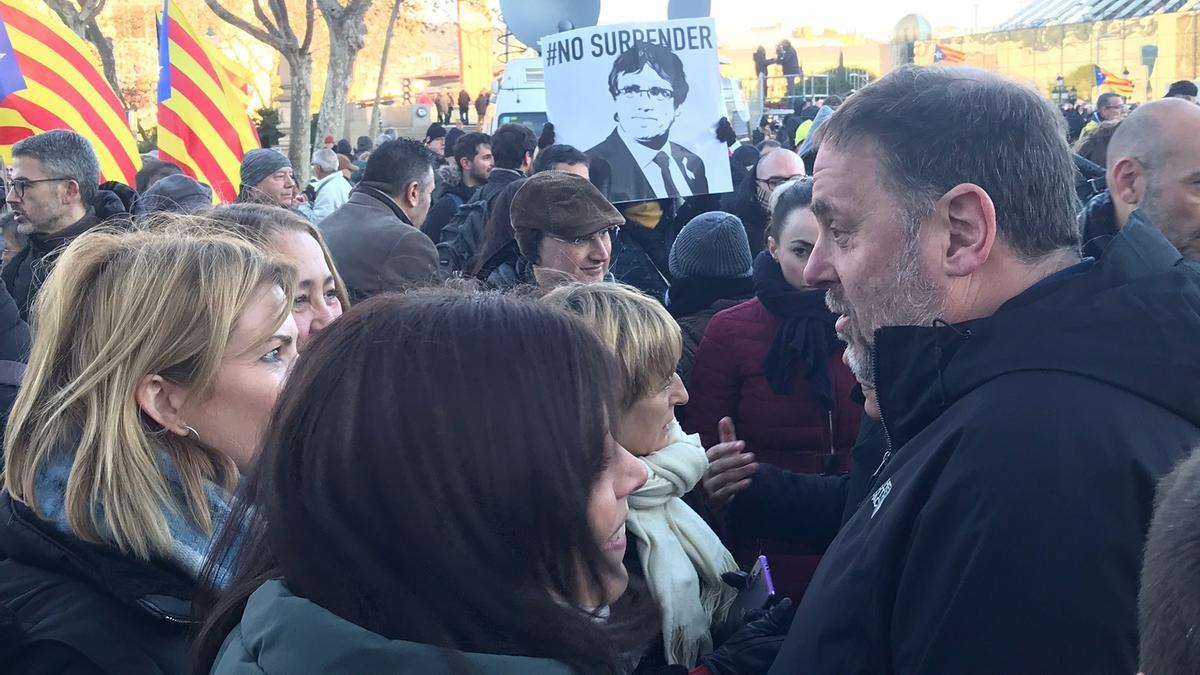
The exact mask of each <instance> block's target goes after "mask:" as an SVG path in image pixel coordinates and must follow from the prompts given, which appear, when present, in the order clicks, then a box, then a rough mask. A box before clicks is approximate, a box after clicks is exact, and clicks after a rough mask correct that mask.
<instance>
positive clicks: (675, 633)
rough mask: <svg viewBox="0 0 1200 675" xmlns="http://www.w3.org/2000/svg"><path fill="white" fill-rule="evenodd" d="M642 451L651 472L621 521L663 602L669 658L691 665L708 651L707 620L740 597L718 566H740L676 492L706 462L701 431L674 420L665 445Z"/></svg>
mask: <svg viewBox="0 0 1200 675" xmlns="http://www.w3.org/2000/svg"><path fill="white" fill-rule="evenodd" d="M640 459H641V461H642V462H643V463H644V464H645V465H646V468H647V469H649V479H648V480H647V481H646V484H645V485H643V486H642V487H641V489H639V490H638V491H637V492H634V493H633V494H632V495H630V496H629V517H628V519H627V520H626V525H627V527H628V529H629V532H630V533H631V534H633V536H635V537H637V538H638V544H639V546H638V557H639V558H641V561H642V569H643V570H644V571H645V574H646V582H647V584H648V585H649V586H650V592H651V593H652V594H653V595H654V598H655V599H656V600H657V601H658V604H659V606H660V607H661V608H662V615H663V616H662V629H663V643H664V646H665V647H666V657H667V663H669V664H672V665H675V664H678V665H682V666H685V667H687V668H692V667H693V666H695V664H696V661H697V659H698V658H699V657H700V656H702V655H704V654H707V653H709V652H710V651H712V647H713V645H712V635H711V633H710V630H711V627H712V626H713V625H714V624H717V623H719V622H721V621H723V620H724V619H725V616H726V615H727V614H728V613H729V607H730V605H731V604H732V603H733V601H734V599H735V598H736V597H737V591H735V590H734V589H732V588H730V587H729V586H727V585H726V584H725V583H724V582H723V581H721V574H722V573H723V572H731V571H734V570H736V569H737V568H738V566H737V563H736V562H735V561H734V559H733V556H732V555H731V554H730V553H729V551H728V550H726V548H725V546H724V545H723V544H722V543H721V540H720V539H719V538H718V537H717V534H716V533H715V532H713V531H712V528H711V527H709V526H708V523H706V522H704V519H703V518H701V517H700V516H699V515H698V514H697V513H696V512H695V511H693V510H692V509H691V507H689V506H688V505H687V504H685V503H684V502H683V500H682V499H680V497H682V496H683V495H685V494H687V493H688V491H689V490H691V489H692V488H693V487H695V485H696V483H697V482H699V480H700V478H701V476H703V475H704V470H705V469H707V468H708V457H707V456H706V455H705V454H704V446H702V445H701V444H700V437H699V436H697V435H692V436H685V435H684V434H683V430H682V429H681V428H680V427H679V424H678V423H674V424H672V426H671V429H670V431H669V439H668V445H667V447H665V448H663V449H662V450H659V451H658V452H655V453H653V454H651V455H647V456H646V457H641V458H640Z"/></svg>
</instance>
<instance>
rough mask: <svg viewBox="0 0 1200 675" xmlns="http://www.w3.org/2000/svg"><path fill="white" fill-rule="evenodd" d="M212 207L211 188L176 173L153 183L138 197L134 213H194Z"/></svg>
mask: <svg viewBox="0 0 1200 675" xmlns="http://www.w3.org/2000/svg"><path fill="white" fill-rule="evenodd" d="M212 205H213V201H212V188H210V187H208V186H207V185H205V184H204V183H201V182H199V181H197V180H196V179H195V178H192V177H191V176H188V175H185V174H182V173H177V174H174V175H171V176H167V177H166V178H160V179H159V180H157V181H155V182H154V185H151V186H150V188H149V189H148V190H146V191H145V192H143V193H142V194H141V196H140V197H138V200H137V203H136V204H135V205H134V211H136V212H137V213H138V214H139V215H140V214H145V213H154V212H156V211H170V212H173V213H195V212H196V211H199V210H201V209H206V208H209V207H211V206H212Z"/></svg>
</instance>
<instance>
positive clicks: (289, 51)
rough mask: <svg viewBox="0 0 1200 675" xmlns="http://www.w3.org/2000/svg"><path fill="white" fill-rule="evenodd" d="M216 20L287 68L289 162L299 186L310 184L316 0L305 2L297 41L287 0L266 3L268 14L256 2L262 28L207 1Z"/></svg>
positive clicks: (215, 1) (259, 0)
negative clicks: (264, 47)
mask: <svg viewBox="0 0 1200 675" xmlns="http://www.w3.org/2000/svg"><path fill="white" fill-rule="evenodd" d="M204 2H205V4H207V5H208V6H209V7H210V8H211V9H212V11H213V12H215V13H216V15H217V16H219V17H221V19H222V20H223V21H225V22H226V23H228V24H230V25H231V26H234V27H235V28H238V29H240V30H242V31H243V32H245V33H247V34H248V35H250V36H252V37H253V38H254V39H256V40H258V41H259V42H262V43H263V44H266V45H269V46H271V47H273V48H274V49H275V51H277V52H279V53H280V54H281V55H282V56H283V58H284V60H285V61H287V64H288V70H289V71H290V73H291V79H290V81H291V89H292V90H291V96H292V102H291V124H290V125H289V128H288V135H289V137H290V138H289V141H288V158H289V159H290V160H291V162H292V169H293V170H294V171H295V172H296V181H297V182H298V183H299V184H300V185H304V184H306V183H307V182H308V167H309V119H310V116H311V114H312V113H311V112H310V111H311V110H312V53H311V52H310V51H309V48H310V47H311V46H312V37H313V23H314V21H315V16H316V12H315V10H314V7H313V0H303V2H304V33H303V37H298V36H297V35H296V31H295V30H294V29H293V28H292V23H291V17H290V16H289V14H288V7H287V0H266V4H267V9H269V10H270V16H268V15H267V10H265V9H263V3H262V0H254V16H255V18H257V19H258V22H259V24H261V27H260V26H256V25H254V24H252V23H250V22H249V21H247V20H246V19H243V18H241V17H239V16H237V15H236V14H234V13H232V12H230V11H229V10H228V9H226V8H225V7H223V6H222V5H221V2H220V0H204Z"/></svg>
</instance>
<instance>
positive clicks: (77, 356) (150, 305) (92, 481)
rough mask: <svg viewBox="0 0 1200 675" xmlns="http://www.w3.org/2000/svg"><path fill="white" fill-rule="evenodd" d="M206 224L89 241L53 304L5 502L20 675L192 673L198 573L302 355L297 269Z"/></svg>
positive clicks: (38, 321) (175, 221)
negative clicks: (190, 641) (295, 305)
mask: <svg viewBox="0 0 1200 675" xmlns="http://www.w3.org/2000/svg"><path fill="white" fill-rule="evenodd" d="M197 222H199V221H197V220H196V219H194V218H193V217H189V216H171V217H169V218H168V222H167V223H163V224H161V225H160V226H159V228H158V229H156V230H154V231H141V232H129V233H118V232H112V231H107V230H97V231H92V232H89V233H87V234H84V235H81V236H80V237H79V238H78V239H76V240H75V241H74V242H73V243H72V244H71V245H70V246H69V247H68V248H67V249H66V251H65V253H63V255H62V257H61V259H60V260H59V262H58V264H57V265H56V266H55V268H54V271H53V272H51V274H50V276H49V278H48V279H47V281H46V284H45V286H44V287H43V289H42V292H41V294H40V295H39V297H38V300H37V302H36V304H35V306H34V310H33V313H32V323H33V326H32V330H33V333H34V335H36V336H37V337H36V339H35V340H34V341H33V348H32V353H31V355H30V360H29V366H28V369H27V371H26V373H25V379H24V383H23V386H22V389H21V392H20V394H19V395H18V397H17V401H16V403H15V405H14V408H13V412H12V417H11V419H10V421H9V426H8V431H7V436H6V439H5V441H6V443H5V445H6V450H7V457H6V460H7V465H6V467H5V470H4V487H5V492H4V493H3V494H0V616H4V617H5V619H6V621H4V622H2V623H0V626H2V627H0V647H3V649H0V652H3V659H4V660H3V663H4V668H3V669H4V670H5V672H14V673H41V672H56V673H58V672H72V673H74V672H86V673H122V674H125V673H184V672H187V670H188V668H187V663H188V659H187V656H188V653H187V652H188V648H187V643H186V636H187V632H188V630H189V629H190V628H191V623H192V616H191V611H190V610H191V605H190V598H191V596H192V592H193V587H194V583H195V578H196V575H197V574H198V573H199V570H200V568H201V565H202V563H203V562H204V560H205V557H206V555H207V553H208V550H209V544H210V539H211V538H212V536H213V532H214V530H215V529H216V528H217V527H218V526H219V525H220V524H221V522H222V521H223V519H224V518H225V514H226V513H227V512H228V506H227V498H228V495H229V492H230V490H231V488H233V486H234V484H235V483H236V482H237V480H238V477H239V475H240V473H241V472H244V471H245V470H246V469H247V468H248V467H249V466H250V465H251V464H252V463H253V461H254V458H255V453H256V452H257V448H258V444H259V436H260V435H261V433H262V430H263V429H264V428H265V426H266V423H267V420H268V417H269V415H270V410H271V408H272V406H273V405H274V402H275V398H276V396H277V395H278V392H279V389H280V387H281V386H282V384H283V381H284V379H285V377H286V375H287V373H288V370H289V368H290V366H291V364H292V361H293V360H294V359H295V355H296V349H295V342H296V325H295V321H294V320H293V319H292V313H291V302H290V298H291V297H292V296H293V292H294V284H295V272H294V270H292V269H291V268H290V267H289V266H287V265H285V264H282V263H278V262H275V261H274V260H272V259H271V258H269V257H268V256H266V255H265V254H264V253H262V252H261V251H260V250H259V249H257V248H256V247H254V246H253V245H252V244H250V243H249V242H246V241H245V240H242V239H238V238H235V237H232V236H230V235H227V234H219V233H216V234H214V233H213V231H212V230H211V229H203V230H201V229H194V228H193V229H187V230H184V229H180V228H181V227H183V226H184V225H190V224H196V223H197ZM168 225H169V226H170V227H167V226H168Z"/></svg>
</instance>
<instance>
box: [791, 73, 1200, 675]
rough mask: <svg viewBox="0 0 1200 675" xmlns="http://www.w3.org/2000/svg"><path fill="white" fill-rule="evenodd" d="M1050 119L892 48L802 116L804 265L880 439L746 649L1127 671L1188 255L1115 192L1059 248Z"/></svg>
mask: <svg viewBox="0 0 1200 675" xmlns="http://www.w3.org/2000/svg"><path fill="white" fill-rule="evenodd" d="M979 110H987V111H989V114H988V115H978V114H976V111H979ZM1059 120H1060V116H1059V115H1058V113H1057V111H1055V110H1054V108H1053V106H1052V105H1051V104H1050V103H1049V102H1047V101H1045V100H1043V99H1042V98H1041V97H1040V96H1039V95H1038V94H1037V93H1036V92H1035V91H1033V90H1032V89H1026V88H1024V87H1022V86H1020V85H1017V84H1015V83H1012V82H1010V81H1008V80H1005V79H1003V78H1001V77H1000V76H997V75H994V74H991V73H987V72H983V71H978V70H974V69H967V68H926V67H905V68H901V69H898V70H895V71H893V72H891V73H890V74H888V75H887V76H886V77H884V78H883V79H881V80H880V81H878V82H877V83H875V84H872V85H870V86H868V87H866V88H865V89H864V90H862V91H861V92H859V93H858V94H856V95H855V96H854V97H852V98H851V99H850V100H849V101H848V102H847V103H846V104H845V105H843V106H842V108H841V109H840V110H839V111H838V113H837V114H836V115H834V116H833V117H831V118H830V119H829V122H828V123H827V124H826V130H825V132H824V135H823V137H822V139H821V147H820V151H819V153H818V155H817V160H816V167H815V172H814V181H815V182H814V199H813V213H814V214H815V215H816V216H817V219H818V221H819V224H820V230H819V234H818V238H817V242H816V244H815V248H814V250H813V252H812V254H811V256H810V259H809V262H808V265H807V267H806V268H805V274H804V276H805V281H806V282H807V283H809V284H810V285H812V286H819V287H824V288H827V289H829V304H830V307H831V309H832V310H833V311H834V312H836V313H840V314H841V317H840V318H839V320H838V322H837V329H838V332H839V333H840V334H841V335H842V336H843V339H845V340H846V342H847V343H848V347H847V351H846V358H847V361H848V363H849V364H850V366H851V368H852V369H853V370H854V372H855V375H856V376H857V377H858V379H859V381H860V382H861V383H862V385H863V386H864V388H865V389H866V390H867V392H868V407H869V408H870V409H871V411H872V412H873V413H874V414H876V415H878V416H879V417H880V419H881V423H882V426H883V430H884V437H885V440H886V443H887V452H886V453H885V455H884V459H883V461H882V463H881V465H880V466H879V468H878V470H877V471H876V472H875V476H874V478H873V483H872V485H871V486H870V488H869V489H868V497H867V499H866V500H865V501H864V502H863V503H862V504H861V505H860V506H859V508H858V510H857V512H856V513H855V514H854V515H853V516H852V517H851V518H850V520H849V521H848V522H847V523H846V525H845V526H844V527H843V528H842V530H841V532H840V533H839V534H838V536H837V539H836V540H835V541H834V542H833V543H832V545H831V546H830V548H829V549H828V551H827V553H826V554H825V557H824V559H823V560H822V561H821V565H820V567H819V569H818V570H817V573H816V576H815V577H814V578H813V580H812V583H811V585H810V586H809V587H808V590H807V592H806V594H805V596H804V599H803V602H802V603H801V605H800V607H799V608H798V611H797V613H796V616H795V620H794V622H793V624H792V628H791V631H790V633H789V635H788V639H787V642H786V643H785V644H784V646H783V649H782V650H781V652H780V654H779V657H778V659H777V660H776V661H775V664H774V666H773V668H772V670H771V672H772V673H799V672H803V673H818V674H819V673H894V672H906V673H966V672H970V673H1014V672H1030V671H1031V670H1032V671H1035V672H1079V673H1084V672H1086V673H1097V672H1135V669H1136V667H1137V592H1138V569H1139V566H1140V563H1141V556H1142V545H1143V543H1144V541H1145V536H1146V529H1147V526H1148V520H1149V517H1150V513H1151V509H1152V506H1153V501H1154V487H1155V484H1156V482H1157V481H1158V479H1159V478H1160V477H1162V476H1163V475H1164V474H1166V473H1167V472H1168V471H1169V470H1170V469H1171V468H1172V466H1173V465H1174V464H1175V463H1176V462H1177V461H1178V460H1179V459H1180V458H1182V457H1183V456H1185V455H1186V454H1187V453H1188V452H1189V451H1190V450H1191V449H1192V448H1194V447H1196V442H1197V441H1198V440H1200V397H1197V396H1196V395H1195V390H1194V385H1193V382H1195V381H1196V378H1197V377H1200V354H1197V352H1196V350H1195V348H1194V339H1195V335H1197V334H1198V332H1200V274H1198V273H1197V272H1196V271H1195V270H1194V269H1193V268H1191V267H1190V266H1188V265H1186V264H1183V263H1182V259H1181V256H1180V255H1179V253H1178V252H1177V251H1175V249H1174V248H1173V247H1172V246H1171V245H1170V243H1169V242H1167V241H1166V240H1165V239H1164V238H1163V237H1162V235H1161V234H1160V233H1159V232H1158V231H1157V230H1156V229H1154V228H1153V227H1151V226H1149V225H1148V224H1147V223H1146V222H1145V220H1144V219H1143V218H1142V217H1141V215H1140V214H1138V213H1134V214H1133V215H1132V216H1131V218H1130V221H1129V223H1128V224H1127V225H1126V226H1125V228H1123V229H1122V231H1121V233H1120V234H1119V235H1118V236H1117V237H1116V239H1115V240H1114V241H1113V243H1112V244H1111V245H1110V246H1109V248H1108V249H1107V250H1106V252H1105V255H1104V257H1103V259H1101V260H1099V261H1095V260H1091V259H1085V260H1080V258H1079V255H1078V253H1077V251H1078V247H1079V233H1078V230H1077V229H1076V226H1075V220H1074V211H1075V205H1076V198H1075V193H1074V174H1073V172H1074V167H1073V165H1072V162H1071V156H1070V153H1069V151H1068V149H1067V146H1066V141H1065V137H1064V135H1063V133H1062V130H1061V126H1060V125H1061V122H1060V121H1059Z"/></svg>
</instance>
